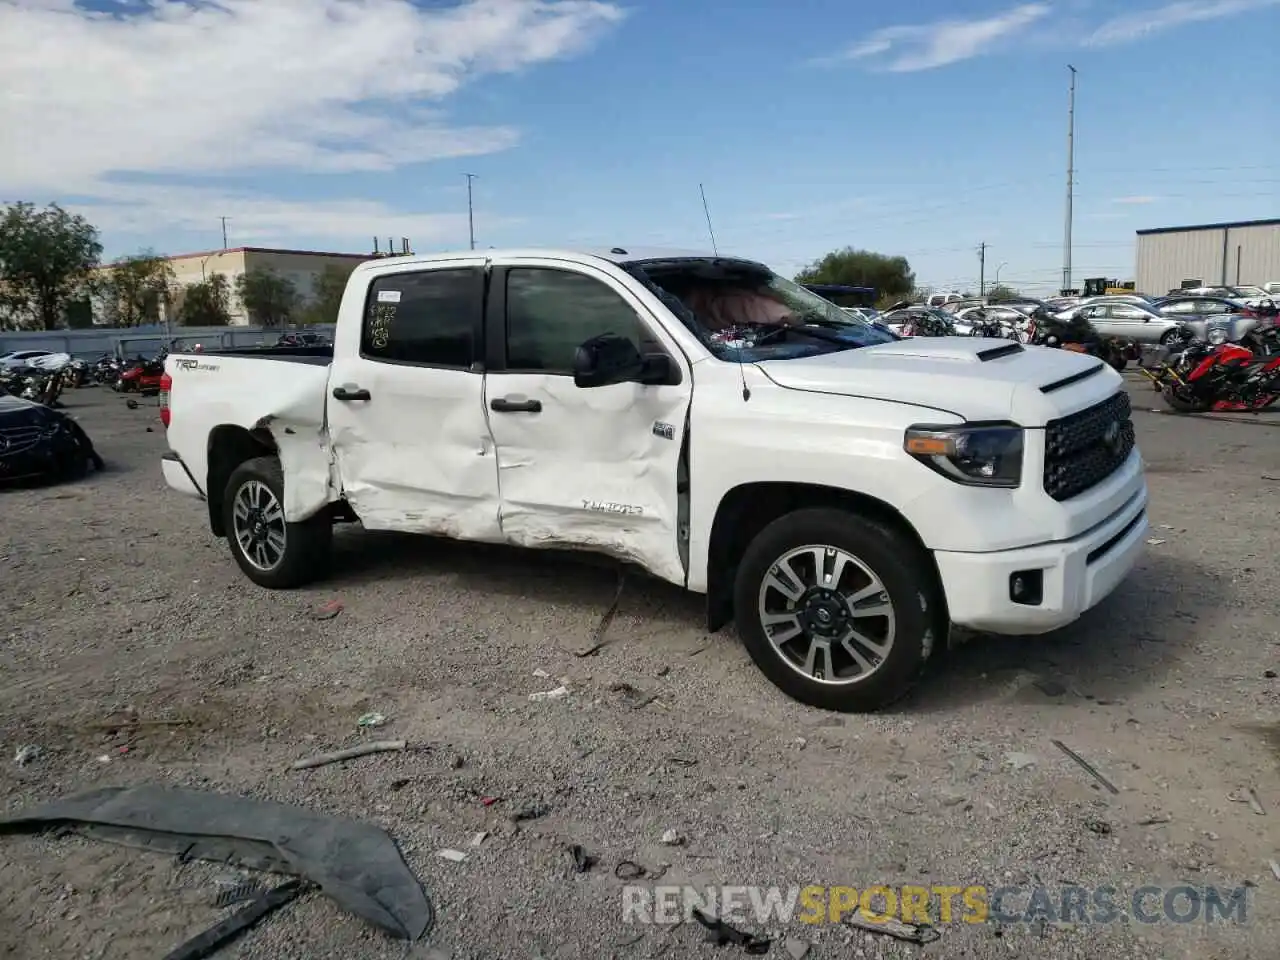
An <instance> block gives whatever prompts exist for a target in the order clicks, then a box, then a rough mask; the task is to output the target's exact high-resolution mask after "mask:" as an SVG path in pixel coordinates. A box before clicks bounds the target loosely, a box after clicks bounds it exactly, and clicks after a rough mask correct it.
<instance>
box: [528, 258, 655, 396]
mask: <svg viewBox="0 0 1280 960" xmlns="http://www.w3.org/2000/svg"><path fill="white" fill-rule="evenodd" d="M603 333H616V334H618V335H619V336H622V337H626V338H627V339H629V340H630V341H631V342H632V343H634V344H635V345H636V348H637V349H641V348H642V341H643V340H646V339H648V338H647V337H645V336H643V332H642V327H641V324H640V319H639V317H637V316H636V313H635V311H634V310H632V309H631V307H630V306H629V305H628V304H627V303H626V301H624V300H623V299H622V298H621V297H620V296H618V294H617V293H615V292H614V291H612V290H610V289H609V288H608V287H606V286H605V285H604V284H603V283H601V282H600V281H599V280H595V279H593V278H591V277H587V276H583V275H582V274H580V273H570V272H568V271H565V270H548V269H545V268H542V267H513V268H512V269H511V270H509V271H507V367H508V369H511V370H546V371H550V372H554V373H569V372H570V371H572V370H573V357H574V354H575V353H576V352H577V349H578V347H579V346H580V345H581V344H582V342H583V341H584V340H590V339H591V338H592V337H598V336H600V335H601V334H603Z"/></svg>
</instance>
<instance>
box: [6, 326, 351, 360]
mask: <svg viewBox="0 0 1280 960" xmlns="http://www.w3.org/2000/svg"><path fill="white" fill-rule="evenodd" d="M305 329H306V331H307V332H308V333H323V334H325V335H326V336H329V337H332V336H333V324H331V323H318V324H314V325H311V326H307V327H306V328H305ZM287 332H293V328H290V327H285V328H280V327H174V328H173V329H172V330H170V331H169V332H168V334H167V336H166V331H165V328H164V327H163V326H161V325H159V324H152V325H150V326H143V327H123V328H121V327H97V328H94V329H92V330H24V331H21V332H4V333H0V356H4V355H5V354H6V353H14V352H16V351H18V350H49V351H51V352H53V353H69V354H71V355H72V356H73V357H81V358H83V359H85V360H93V359H95V358H97V357H100V356H102V355H103V354H104V353H111V354H115V355H116V356H121V357H134V356H137V355H138V354H143V355H147V354H154V353H157V352H159V350H160V348H161V347H163V346H164V344H165V341H166V339H168V340H169V341H170V344H171V349H178V350H189V349H190V348H191V347H192V346H194V345H195V344H197V343H198V344H200V345H201V346H202V347H203V348H204V349H206V350H219V349H231V348H233V347H255V346H261V345H267V346H270V345H271V344H274V343H275V342H276V338H277V337H279V336H280V334H282V333H287Z"/></svg>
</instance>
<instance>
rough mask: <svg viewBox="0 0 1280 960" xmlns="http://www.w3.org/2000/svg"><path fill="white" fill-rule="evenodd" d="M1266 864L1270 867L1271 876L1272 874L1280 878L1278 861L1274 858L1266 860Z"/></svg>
mask: <svg viewBox="0 0 1280 960" xmlns="http://www.w3.org/2000/svg"><path fill="white" fill-rule="evenodd" d="M1267 866H1268V867H1270V868H1271V874H1272V876H1274V877H1275V878H1276V879H1277V880H1280V863H1277V862H1276V861H1274V860H1268V861H1267Z"/></svg>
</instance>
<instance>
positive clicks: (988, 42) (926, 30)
mask: <svg viewBox="0 0 1280 960" xmlns="http://www.w3.org/2000/svg"><path fill="white" fill-rule="evenodd" d="M1049 12H1050V7H1049V5H1048V4H1046V3H1027V4H1022V5H1021V6H1017V7H1013V8H1012V9H1009V10H1006V11H1005V12H1004V13H1000V14H996V15H995V16H991V17H987V18H985V19H981V20H939V21H937V22H935V23H928V24H918V25H912V26H897V27H885V28H884V29H882V30H877V31H876V32H874V33H872V34H871V35H870V36H868V37H867V38H866V39H864V40H863V41H862V42H860V43H858V44H856V45H854V46H853V47H851V48H849V49H848V50H847V51H845V52H844V54H843V55H842V56H840V57H838V58H837V59H840V60H865V59H867V58H868V57H878V56H881V55H883V54H889V55H890V56H889V60H888V62H887V63H885V64H883V68H884V69H885V70H888V71H890V72H891V73H911V72H915V71H917V70H932V69H934V68H935V67H943V66H946V65H947V64H950V63H958V62H960V61H961V60H969V59H972V58H973V57H977V56H980V55H982V54H984V53H987V52H988V51H989V50H990V49H991V48H992V47H993V46H995V45H996V44H998V43H999V42H1000V41H1002V40H1006V39H1008V38H1009V37H1011V36H1013V35H1014V34H1017V33H1020V32H1021V31H1023V30H1025V29H1026V28H1027V27H1029V26H1031V25H1032V24H1034V23H1036V22H1037V21H1039V20H1042V19H1043V18H1044V17H1046V16H1048V15H1049Z"/></svg>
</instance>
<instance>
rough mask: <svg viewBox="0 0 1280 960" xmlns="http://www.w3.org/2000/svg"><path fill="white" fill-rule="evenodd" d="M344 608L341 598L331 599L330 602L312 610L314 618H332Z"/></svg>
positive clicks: (312, 617)
mask: <svg viewBox="0 0 1280 960" xmlns="http://www.w3.org/2000/svg"><path fill="white" fill-rule="evenodd" d="M342 610H343V607H342V602H341V601H340V600H330V601H329V602H328V603H322V604H320V606H318V607H316V608H315V609H314V610H312V611H311V619H312V620H332V619H333V618H334V617H336V616H337V615H338V614H340V613H341V612H342Z"/></svg>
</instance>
